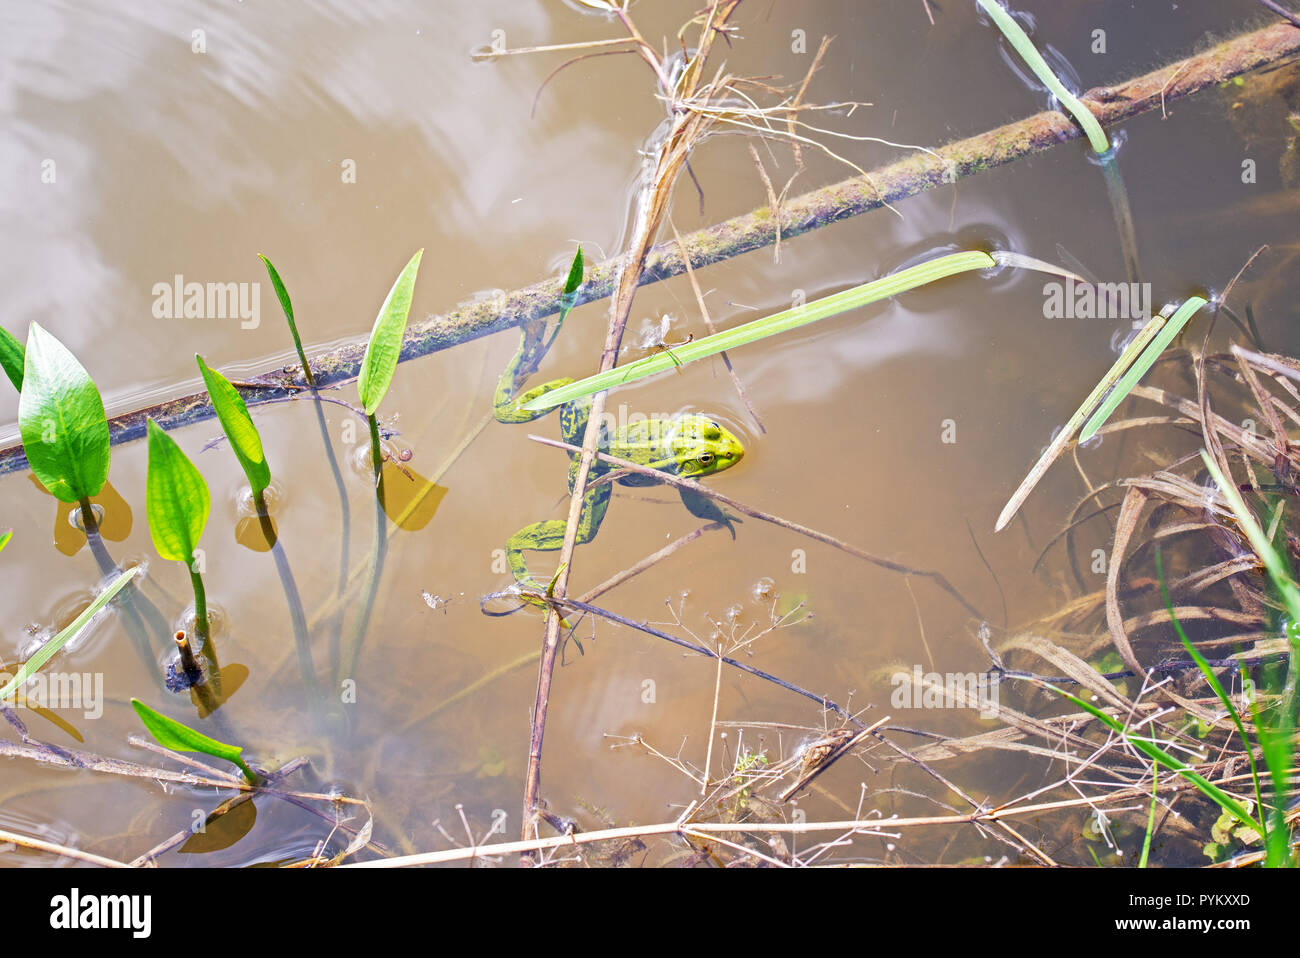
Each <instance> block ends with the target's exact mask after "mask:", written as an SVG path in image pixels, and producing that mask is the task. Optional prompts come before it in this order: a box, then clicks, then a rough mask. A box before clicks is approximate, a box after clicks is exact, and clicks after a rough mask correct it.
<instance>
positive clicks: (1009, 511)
mask: <svg viewBox="0 0 1300 958" xmlns="http://www.w3.org/2000/svg"><path fill="white" fill-rule="evenodd" d="M1165 320H1166V317H1165V316H1164V315H1163V314H1157V315H1155V316H1152V317H1151V320H1150V322H1148V323H1147V324H1146V325H1145V326H1144V327H1142V330H1141V331H1140V332H1139V333H1138V334H1137V335H1136V336H1135V337H1133V341H1132V342H1131V343H1129V344H1128V345H1127V346H1126V347H1124V351H1123V352H1121V353H1120V354H1119V358H1118V359H1116V360H1115V362H1114V363H1113V364H1112V365H1111V367H1110V369H1108V370H1106V375H1104V376H1102V377H1101V380H1100V381H1099V382H1098V383H1097V385H1096V386H1094V387H1093V388H1092V392H1090V393H1088V398H1087V399H1085V400H1084V401H1083V402H1082V403H1081V404H1080V406H1079V408H1078V409H1076V410H1075V411H1074V415H1073V416H1071V417H1070V419H1069V421H1068V422H1066V424H1065V427H1064V428H1063V429H1062V430H1061V431H1060V432H1058V433H1057V434H1056V438H1054V439H1053V440H1052V441H1051V443H1050V444H1049V445H1048V447H1047V448H1046V449H1045V450H1044V451H1043V454H1042V455H1041V456H1039V457H1038V461H1037V462H1036V463H1034V466H1033V468H1032V469H1030V470H1029V473H1028V475H1026V476H1025V478H1024V479H1023V480H1021V483H1020V486H1019V487H1018V488H1017V489H1016V491H1015V492H1014V493H1013V494H1012V496H1011V498H1010V499H1008V500H1007V504H1006V505H1005V506H1003V507H1002V512H1001V513H999V514H998V521H997V523H996V524H995V525H994V526H993V531H994V532H1001V531H1002V530H1003V529H1004V528H1006V525H1007V523H1008V522H1010V521H1011V520H1012V519H1013V518H1014V517H1015V515H1016V513H1017V512H1018V511H1019V510H1020V507H1021V506H1022V505H1023V504H1024V502H1025V500H1026V499H1028V498H1029V494H1030V493H1031V492H1033V491H1034V487H1035V486H1037V485H1038V483H1039V481H1040V480H1041V479H1042V478H1043V476H1044V475H1046V473H1047V470H1048V469H1050V468H1051V466H1052V463H1054V462H1055V461H1056V458H1057V457H1058V456H1059V455H1060V454H1061V451H1062V450H1063V449H1065V447H1066V446H1067V445H1068V444H1069V442H1070V440H1071V439H1072V438H1073V437H1074V433H1075V430H1077V429H1078V428H1079V424H1080V423H1081V422H1083V420H1084V419H1085V418H1086V417H1087V415H1088V413H1090V412H1092V410H1093V407H1095V406H1096V405H1097V403H1098V402H1100V401H1101V397H1102V396H1104V395H1105V394H1106V390H1108V389H1110V388H1111V387H1112V386H1114V385H1115V383H1117V382H1118V381H1119V378H1120V377H1121V376H1122V375H1124V370H1126V369H1128V368H1129V366H1130V365H1132V363H1133V360H1134V359H1135V358H1136V357H1137V355H1138V353H1140V352H1141V351H1142V350H1143V349H1144V348H1146V345H1147V344H1148V343H1149V342H1151V340H1152V339H1154V338H1155V336H1156V334H1157V333H1159V332H1160V328H1161V327H1162V326H1164V324H1165Z"/></svg>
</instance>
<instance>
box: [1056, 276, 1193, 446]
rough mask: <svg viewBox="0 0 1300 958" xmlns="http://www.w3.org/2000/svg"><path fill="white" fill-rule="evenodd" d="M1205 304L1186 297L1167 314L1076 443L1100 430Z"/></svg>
mask: <svg viewBox="0 0 1300 958" xmlns="http://www.w3.org/2000/svg"><path fill="white" fill-rule="evenodd" d="M1205 304H1206V300H1205V299H1204V298H1202V297H1200V296H1189V297H1188V298H1187V300H1186V301H1185V302H1184V303H1183V305H1181V306H1179V307H1178V310H1177V311H1176V312H1175V313H1174V315H1173V316H1172V317H1170V319H1169V322H1168V323H1166V324H1165V325H1164V328H1163V329H1161V330H1160V334H1159V335H1158V336H1156V338H1155V339H1154V340H1152V342H1151V344H1150V345H1149V346H1147V348H1146V349H1145V350H1144V351H1143V353H1142V355H1141V356H1139V357H1138V358H1137V360H1136V361H1135V362H1134V363H1133V365H1132V366H1131V367H1130V368H1129V370H1128V372H1126V373H1124V377H1123V378H1122V379H1120V381H1119V382H1118V383H1117V384H1116V385H1115V388H1114V389H1112V390H1111V392H1110V395H1109V396H1107V397H1106V399H1105V401H1104V402H1103V403H1102V404H1101V405H1100V406H1099V407H1098V408H1097V411H1096V412H1095V413H1093V414H1092V418H1091V419H1089V420H1088V423H1087V425H1085V426H1084V427H1083V429H1082V430H1081V431H1080V432H1079V442H1087V441H1088V440H1089V439H1091V438H1092V437H1093V436H1095V435H1096V434H1097V430H1098V429H1100V428H1101V427H1102V426H1103V425H1104V424H1105V422H1106V420H1107V419H1109V418H1110V414H1111V413H1113V412H1114V411H1115V408H1116V407H1117V406H1118V405H1119V404H1120V403H1121V402H1123V401H1124V397H1125V396H1127V395H1128V394H1129V393H1130V392H1132V390H1133V387H1134V386H1136V385H1137V384H1138V380H1140V379H1141V378H1142V377H1143V376H1145V375H1146V374H1147V370H1149V369H1150V368H1151V367H1152V366H1153V365H1155V361H1156V360H1157V359H1159V358H1160V354H1161V353H1163V352H1164V351H1165V347H1167V346H1168V345H1169V344H1170V343H1171V342H1172V341H1173V338H1174V337H1175V336H1177V335H1178V334H1179V333H1180V332H1182V330H1183V327H1184V326H1186V325H1187V321H1188V320H1189V319H1191V318H1192V317H1193V316H1194V315H1196V312H1197V311H1198V310H1199V309H1200V308H1201V307H1202V306H1204V305H1205Z"/></svg>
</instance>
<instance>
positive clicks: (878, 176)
mask: <svg viewBox="0 0 1300 958" xmlns="http://www.w3.org/2000/svg"><path fill="white" fill-rule="evenodd" d="M1298 53H1300V30H1297V29H1296V28H1295V27H1293V26H1291V25H1290V24H1288V23H1279V24H1276V25H1274V26H1271V27H1267V28H1265V29H1262V30H1255V31H1253V32H1251V33H1245V34H1242V35H1241V36H1238V37H1236V38H1234V39H1232V40H1228V41H1225V42H1224V43H1221V44H1218V45H1217V46H1214V47H1212V48H1210V49H1208V50H1206V51H1204V52H1202V53H1199V54H1197V55H1195V56H1192V57H1188V58H1187V59H1185V60H1181V61H1178V62H1176V63H1172V64H1169V65H1167V66H1163V67H1160V68H1158V69H1156V70H1152V71H1151V72H1150V73H1147V74H1144V75H1142V76H1139V77H1136V78H1134V79H1132V80H1128V81H1126V82H1124V83H1120V84H1117V85H1114V86H1109V87H1099V88H1097V89H1094V90H1090V91H1089V92H1088V93H1086V94H1084V96H1083V97H1082V99H1083V100H1084V101H1085V102H1086V103H1087V105H1088V107H1089V109H1091V110H1092V111H1093V113H1094V114H1095V115H1096V117H1097V119H1098V120H1100V121H1101V122H1102V123H1103V124H1106V125H1114V124H1116V123H1121V122H1123V121H1125V120H1128V119H1131V118H1132V117H1135V116H1138V115H1140V114H1142V113H1146V112H1149V111H1151V110H1154V109H1156V108H1158V107H1161V106H1162V105H1163V104H1167V103H1172V102H1174V101H1177V100H1179V99H1182V98H1184V97H1187V96H1190V95H1191V94H1193V93H1197V92H1199V91H1201V90H1203V89H1205V88H1206V87H1209V86H1214V85H1216V84H1219V83H1222V82H1223V81H1225V80H1229V79H1231V78H1232V77H1235V76H1239V75H1241V74H1243V73H1248V72H1250V71H1251V70H1256V69H1259V68H1261V67H1266V66H1271V65H1276V64H1278V63H1280V62H1281V61H1282V60H1284V59H1285V58H1287V57H1290V56H1295V55H1296V54H1298ZM1080 136H1082V131H1081V130H1080V128H1079V127H1078V126H1077V125H1076V124H1075V123H1073V122H1072V121H1071V120H1070V119H1069V118H1068V117H1067V116H1066V115H1065V114H1063V113H1059V112H1055V111H1045V112H1042V113H1038V114H1035V115H1034V116H1031V117H1028V118H1026V119H1023V120H1019V121H1017V122H1015V123H1009V124H1007V125H1005V126H1001V127H998V128H996V129H993V130H989V131H988V132H986V133H982V134H980V135H978V136H973V137H969V138H967V139H964V140H959V141H957V142H954V143H949V144H948V145H946V146H943V147H940V148H938V149H937V150H935V151H934V154H930V153H915V154H913V155H911V156H908V157H907V158H905V159H903V160H900V161H898V162H896V163H893V164H890V165H888V166H885V167H881V168H880V169H876V170H873V171H871V179H872V182H873V183H874V184H875V187H876V188H878V189H879V192H876V188H873V187H872V185H871V184H870V183H868V182H867V181H866V180H864V179H863V178H862V177H852V178H850V179H847V180H843V181H841V182H838V183H833V184H831V185H830V186H825V187H822V188H821V189H817V190H812V191H810V192H808V193H804V194H802V195H800V196H796V197H793V198H791V199H789V200H787V201H786V202H785V203H784V204H783V205H782V208H781V212H780V231H781V236H782V237H783V238H786V239H788V238H790V237H793V236H798V235H800V234H802V233H807V232H809V231H811V230H815V229H818V228H820V227H822V226H826V225H828V224H830V223H834V222H836V221H837V220H842V219H847V218H849V217H852V216H857V215H859V214H861V213H866V212H869V211H870V210H873V209H877V208H879V207H880V206H883V205H884V204H885V203H887V202H888V203H893V202H896V201H898V200H901V199H905V198H907V197H909V196H915V195H916V194H918V193H923V192H925V191H926V190H930V189H934V188H935V187H938V186H943V185H945V184H947V183H951V182H953V181H954V180H955V179H960V178H962V177H965V176H970V175H972V174H974V173H980V172H983V171H985V170H988V169H992V168H993V167H996V166H1002V165H1004V164H1006V163H1010V162H1012V161H1014V160H1017V159H1021V158H1023V157H1026V156H1030V155H1032V154H1034V153H1041V152H1043V151H1045V150H1048V149H1051V148H1052V147H1053V146H1056V145H1058V144H1060V143H1064V142H1066V141H1069V140H1073V139H1077V138H1079V137H1080ZM773 227H774V214H773V212H772V210H771V208H770V207H762V208H759V209H756V210H754V211H753V212H750V213H746V214H743V215H741V216H737V217H734V218H732V219H729V220H724V221H723V222H721V223H717V224H715V225H713V226H710V227H706V228H705V229H702V230H698V231H696V232H694V233H691V234H689V235H687V236H685V237H683V244H684V246H685V248H686V249H687V250H688V251H689V253H690V261H691V265H692V267H693V268H695V269H700V268H703V267H705V266H709V265H712V264H713V263H717V262H721V261H723V260H727V259H731V258H732V257H735V256H739V255H741V254H742V253H748V252H752V251H754V250H757V249H761V248H763V247H765V246H770V245H772V243H774V242H775V241H776V231H775V229H774V228H773ZM616 268H617V262H616V261H614V260H607V261H605V262H603V263H599V264H597V265H595V266H593V267H592V268H591V270H590V271H589V273H588V275H587V282H586V283H585V284H584V285H583V287H582V288H581V289H580V290H579V292H578V297H577V303H578V304H579V305H581V304H582V303H587V302H591V301H593V300H598V299H603V298H605V297H607V296H609V295H610V293H611V291H612V289H613V284H614V277H615V274H616ZM685 270H686V267H685V264H684V262H683V258H682V254H681V252H680V249H679V247H678V244H677V243H676V242H675V241H670V242H665V243H661V244H659V245H658V246H655V247H654V248H653V249H652V250H651V252H650V255H649V256H648V258H647V260H646V269H645V272H644V275H643V277H642V280H641V282H642V283H643V284H644V283H650V282H655V281H657V280H662V279H669V278H671V277H674V276H677V275H679V274H681V273H683V272H685ZM562 294H563V279H562V278H560V279H549V280H544V281H542V282H540V283H534V284H533V285H531V286H526V287H523V288H522V289H518V290H515V291H514V292H511V293H506V294H503V295H502V296H499V297H497V298H495V299H492V300H484V301H478V302H471V303H465V304H462V305H461V306H460V307H458V308H457V309H455V310H453V311H451V312H449V313H446V314H444V315H435V316H430V317H429V318H428V319H427V320H425V321H424V322H421V323H413V324H411V326H409V327H408V329H407V331H406V336H405V338H404V340H403V343H402V352H401V359H402V360H403V361H404V360H407V359H415V358H417V357H419V356H426V355H428V354H430V353H435V352H438V351H440V350H443V349H447V348H449V347H451V346H456V345H459V344H461V343H465V342H469V341H470V340H473V339H477V338H478V337H480V336H486V335H488V334H490V333H495V332H499V331H501V330H504V329H509V328H511V327H515V326H518V325H520V324H521V323H524V322H526V321H528V320H530V319H535V318H537V317H541V316H548V315H551V314H553V313H556V312H558V311H559V309H560V307H561V300H562ZM364 355H365V342H364V341H361V342H357V343H352V344H349V345H346V346H342V347H340V348H338V349H334V350H331V351H330V352H328V353H323V354H321V355H318V356H316V357H314V358H313V359H312V360H311V365H312V370H313V372H314V373H315V377H316V382H317V384H318V385H320V386H328V385H333V384H337V383H341V382H346V381H347V380H350V379H355V378H356V376H357V375H358V373H359V371H360V369H361V360H362V357H363V356H364ZM254 381H255V382H258V383H259V384H264V385H262V386H261V388H255V389H254V388H241V389H240V393H241V395H243V397H244V400H245V402H247V403H248V404H249V405H250V406H251V405H255V404H258V403H262V402H267V401H270V400H275V399H283V398H284V397H286V396H289V395H292V394H294V393H296V392H297V391H299V390H300V389H304V388H306V386H307V382H306V380H305V379H304V378H303V374H302V368H301V367H299V366H288V367H285V369H284V370H283V371H280V372H274V373H270V374H267V375H264V376H261V377H258V378H257V379H256V380H254ZM213 415H214V412H213V409H212V406H211V404H210V403H209V401H208V396H207V394H206V393H201V394H194V395H190V396H183V397H181V398H179V399H174V400H171V401H168V402H165V403H160V404H158V405H155V406H151V407H149V408H148V409H140V410H136V411H133V412H128V413H123V414H122V415H119V416H114V417H113V418H112V419H110V420H109V429H110V434H111V441H112V443H113V444H114V445H116V444H118V443H122V442H127V441H129V440H132V439H138V438H140V437H141V436H143V435H144V433H145V421H146V419H147V418H149V417H152V418H153V419H154V420H155V421H157V422H158V424H159V425H161V426H162V427H163V428H165V429H167V430H171V429H175V428H178V427H180V426H185V425H189V424H191V423H196V422H201V421H202V420H205V419H209V418H211V417H212V416H213ZM26 464H27V459H26V457H25V456H24V455H23V450H22V446H20V445H15V446H9V447H7V448H5V449H0V475H4V474H6V473H10V472H14V471H16V470H18V469H21V468H23V467H24V466H25V465H26Z"/></svg>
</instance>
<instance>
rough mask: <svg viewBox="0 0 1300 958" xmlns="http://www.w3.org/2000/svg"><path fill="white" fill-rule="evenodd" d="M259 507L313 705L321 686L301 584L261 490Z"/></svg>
mask: <svg viewBox="0 0 1300 958" xmlns="http://www.w3.org/2000/svg"><path fill="white" fill-rule="evenodd" d="M253 501H254V504H255V505H256V507H257V521H258V522H259V523H260V524H261V526H262V534H263V535H264V536H266V541H267V542H269V543H271V556H272V557H273V558H274V559H275V571H276V573H277V574H278V575H279V576H280V587H281V588H282V589H283V590H284V598H285V603H286V604H287V605H288V606H289V620H290V621H291V622H292V623H293V641H294V645H295V646H297V649H298V667H299V670H300V671H301V672H302V684H303V687H304V688H305V689H306V690H307V694H308V696H309V698H310V699H311V702H312V705H313V707H315V708H317V709H319V707H320V705H321V691H320V685H319V683H318V682H317V681H316V666H315V664H314V663H313V662H312V657H311V634H310V633H309V632H308V630H307V615H306V612H305V611H304V610H303V606H302V596H301V595H300V594H299V593H298V583H297V582H296V581H295V580H294V577H293V569H292V568H291V567H290V566H289V557H288V556H287V555H286V554H285V551H284V546H282V545H281V544H280V538H279V536H278V535H277V534H276V531H275V526H274V525H272V523H271V513H270V511H269V510H268V509H267V507H266V497H265V495H263V493H262V492H261V491H255V492H254V493H253Z"/></svg>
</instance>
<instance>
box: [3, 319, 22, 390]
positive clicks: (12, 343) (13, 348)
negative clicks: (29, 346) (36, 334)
mask: <svg viewBox="0 0 1300 958" xmlns="http://www.w3.org/2000/svg"><path fill="white" fill-rule="evenodd" d="M0 367H3V368H4V371H5V375H6V376H8V377H9V381H10V382H11V383H13V384H14V389H17V390H18V391H19V392H22V390H23V344H22V343H20V342H19V341H18V340H17V339H16V338H15V337H14V334H13V333H11V332H9V330H7V329H5V328H4V327H3V326H0Z"/></svg>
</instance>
